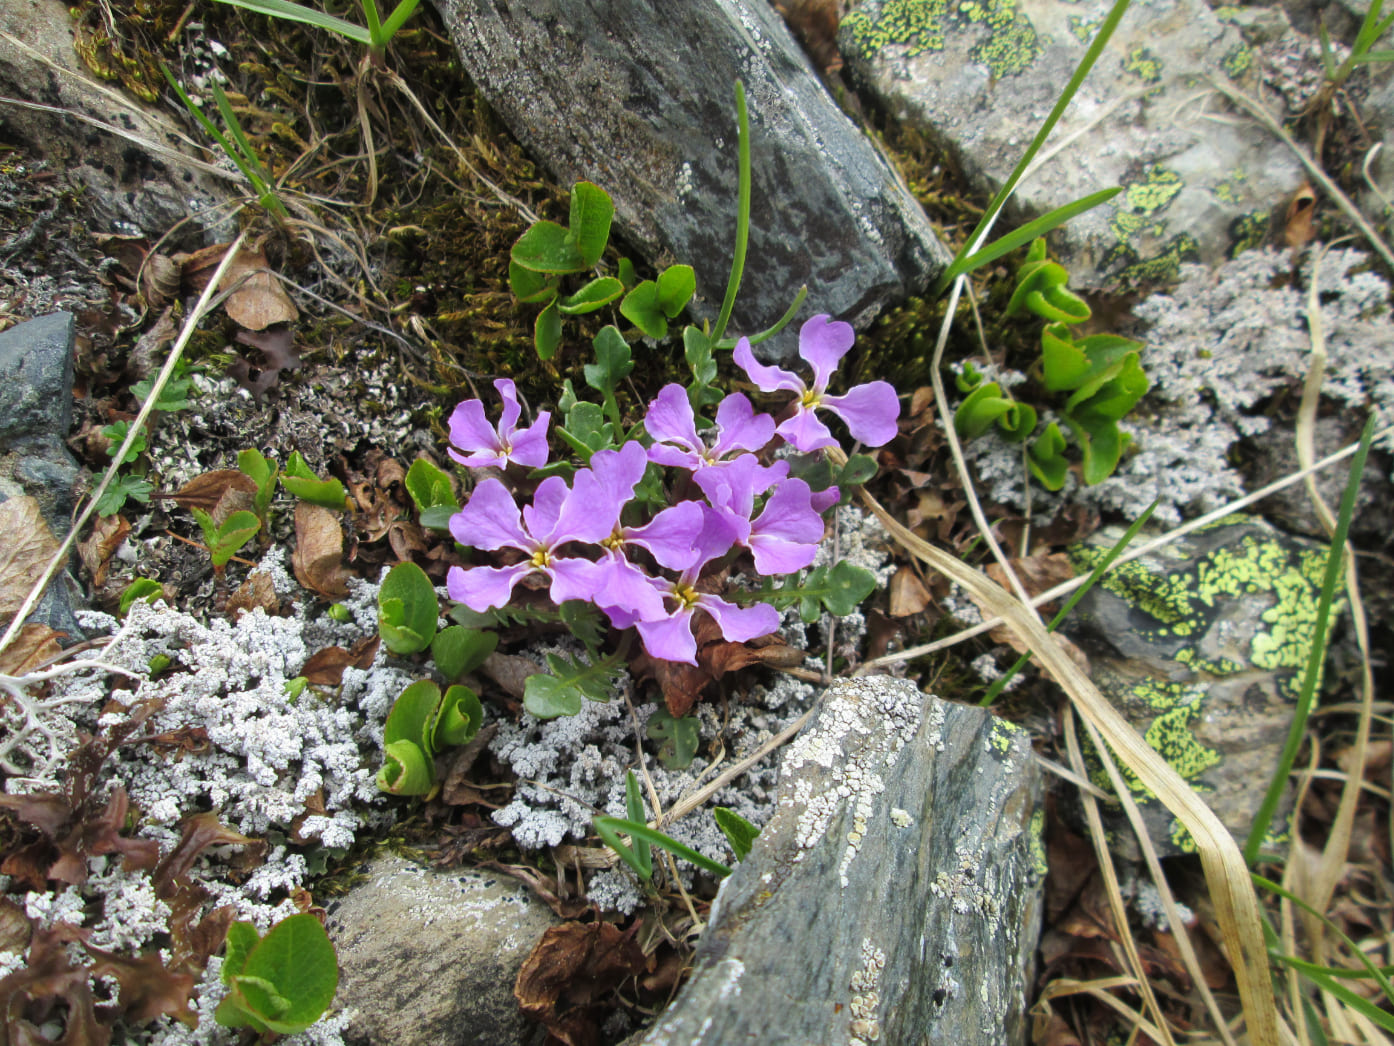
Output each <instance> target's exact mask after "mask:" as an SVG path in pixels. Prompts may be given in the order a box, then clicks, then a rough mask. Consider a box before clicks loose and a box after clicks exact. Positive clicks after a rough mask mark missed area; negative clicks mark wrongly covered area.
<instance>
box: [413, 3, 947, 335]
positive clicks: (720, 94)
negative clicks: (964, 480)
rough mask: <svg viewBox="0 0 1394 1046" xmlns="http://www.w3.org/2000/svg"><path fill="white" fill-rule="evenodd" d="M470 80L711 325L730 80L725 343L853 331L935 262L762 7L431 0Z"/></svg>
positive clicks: (721, 243)
mask: <svg viewBox="0 0 1394 1046" xmlns="http://www.w3.org/2000/svg"><path fill="white" fill-rule="evenodd" d="M436 6H437V7H438V8H439V9H440V11H441V15H442V17H443V18H444V20H445V22H446V24H447V26H448V27H449V29H450V34H451V37H452V39H453V40H454V41H455V47H456V50H457V51H459V53H460V57H461V60H462V61H463V62H464V65H465V67H466V69H468V71H469V74H470V76H471V78H472V79H473V80H474V81H475V83H476V84H477V85H478V86H479V88H480V90H481V91H483V92H484V95H485V97H486V98H488V100H489V104H490V105H492V106H493V107H494V108H495V109H496V110H498V111H499V113H500V114H501V115H502V116H503V118H504V120H505V121H506V122H507V123H508V125H509V128H510V129H511V130H512V131H513V133H514V134H515V135H516V136H517V137H518V139H519V140H520V141H522V142H523V143H524V144H525V145H526V146H527V147H528V148H529V149H531V150H532V151H533V152H534V153H536V154H537V155H538V156H539V157H540V158H541V159H542V161H543V163H544V164H545V165H546V166H547V167H548V168H549V169H550V170H551V172H552V174H553V175H554V176H555V177H556V178H557V179H558V180H559V181H561V182H562V183H564V184H570V183H571V182H573V181H576V180H580V179H587V180H590V181H593V182H595V183H596V184H597V185H599V186H600V187H601V188H603V189H605V190H606V191H607V192H609V193H610V194H611V195H612V196H613V197H614V200H615V208H616V219H617V222H618V224H619V227H620V230H621V231H622V232H623V234H624V235H625V236H626V237H628V239H629V240H630V241H631V242H632V243H634V244H635V245H636V246H637V247H638V248H639V249H640V250H641V251H642V252H643V253H644V255H645V256H646V257H647V259H648V260H649V261H650V262H651V263H653V264H655V265H667V264H671V263H674V262H685V263H687V264H689V265H692V266H694V267H695V268H696V270H697V291H698V298H699V300H698V301H697V303H696V304H695V308H696V310H697V311H698V313H699V314H710V315H714V314H715V312H716V308H717V306H719V305H720V303H721V297H722V294H723V292H724V290H725V286H726V276H727V272H728V270H729V268H730V264H731V251H732V246H733V244H734V242H735V229H736V179H737V135H736V109H735V102H734V99H733V93H732V92H733V86H732V85H733V83H734V81H735V80H737V79H740V80H741V81H742V82H743V83H744V84H745V88H746V93H747V98H748V104H749V111H750V124H751V138H752V161H751V165H752V172H753V185H754V187H753V192H752V213H751V229H750V252H749V256H748V258H747V262H746V267H745V278H744V282H743V283H742V285H741V295H740V298H739V299H738V300H737V304H736V312H735V319H734V322H733V327H732V329H733V331H735V332H737V333H754V332H755V331H757V330H760V329H763V328H764V327H767V326H769V325H770V324H772V323H774V322H775V321H776V320H777V319H778V318H779V317H780V316H781V315H782V314H783V313H784V311H785V309H787V308H788V307H789V305H790V304H791V302H792V301H793V297H794V294H795V293H796V292H797V291H798V289H799V287H800V286H802V285H804V284H807V285H808V291H809V298H808V306H807V307H806V309H807V310H811V311H812V312H827V313H831V314H833V315H836V316H838V317H840V318H842V319H846V320H849V321H851V322H852V323H854V324H856V325H858V326H864V325H865V324H866V323H868V322H870V321H871V320H872V319H873V318H874V317H875V316H876V315H877V314H878V313H879V312H880V311H881V310H882V309H883V308H885V307H886V306H887V305H888V304H891V303H894V302H896V301H898V300H900V299H902V298H903V297H904V296H905V295H906V294H908V293H911V292H913V291H915V290H917V289H919V288H921V287H922V286H923V285H924V284H925V283H927V281H928V280H929V279H930V278H931V277H932V276H933V275H934V274H936V273H937V272H938V271H939V270H940V269H941V268H942V267H943V266H944V265H945V264H946V263H947V259H948V255H947V253H946V252H945V250H944V248H943V247H941V246H940V245H939V243H938V242H937V240H935V238H934V234H933V232H932V230H931V229H930V227H929V224H928V222H927V221H926V220H925V218H924V215H923V213H922V212H921V211H920V208H919V205H918V204H917V203H916V201H915V200H914V199H913V198H912V197H911V196H910V194H909V193H908V192H907V191H906V189H905V188H904V186H903V185H902V184H901V183H900V181H899V180H898V178H897V176H896V175H895V174H894V173H893V172H892V170H891V168H890V167H889V165H888V164H887V163H886V162H885V160H884V159H883V158H882V157H881V155H880V154H879V153H878V152H877V151H876V150H875V149H874V148H873V147H872V146H871V144H870V142H868V141H867V139H866V138H865V137H863V136H862V135H861V133H860V132H859V131H857V130H856V129H855V128H854V127H853V125H852V124H851V122H850V121H849V120H848V119H847V117H846V116H844V115H843V114H842V113H841V112H840V111H839V110H838V108H837V107H836V105H834V104H833V101H832V99H831V98H830V97H829V96H828V94H827V92H826V91H825V90H824V88H823V86H822V84H821V83H820V82H819V80H818V77H817V76H816V75H815V74H814V73H813V70H812V69H811V67H810V66H809V63H808V60H807V58H806V57H805V56H804V54H803V52H802V51H800V50H799V47H798V45H797V44H796V43H795V41H794V39H793V37H792V36H791V35H790V34H789V31H788V29H787V28H786V27H785V26H784V23H783V22H782V21H781V20H780V18H779V16H778V14H777V13H776V12H775V11H774V9H773V8H772V7H771V6H770V5H769V4H768V3H767V2H766V0H684V2H683V3H677V4H655V3H650V2H642V0H566V2H563V0H438V2H437V5H436Z"/></svg>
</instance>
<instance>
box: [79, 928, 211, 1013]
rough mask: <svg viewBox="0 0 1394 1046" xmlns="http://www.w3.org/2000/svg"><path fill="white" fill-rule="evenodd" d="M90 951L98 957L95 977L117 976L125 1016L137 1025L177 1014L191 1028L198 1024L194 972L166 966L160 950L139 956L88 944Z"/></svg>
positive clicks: (94, 957) (121, 1005) (93, 955)
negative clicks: (191, 1002)
mask: <svg viewBox="0 0 1394 1046" xmlns="http://www.w3.org/2000/svg"><path fill="white" fill-rule="evenodd" d="M83 947H85V948H86V949H87V953H88V954H89V955H91V956H92V958H93V959H94V960H96V961H95V962H94V963H93V964H92V976H94V977H103V976H106V977H114V978H116V983H117V985H118V987H119V989H120V991H119V995H118V997H117V1004H118V1006H119V1007H120V1012H121V1016H123V1017H124V1018H125V1019H126V1020H128V1021H131V1022H133V1023H135V1024H145V1023H147V1022H149V1021H153V1020H154V1019H155V1018H156V1017H166V1016H168V1017H174V1018H177V1019H178V1020H180V1021H183V1022H184V1023H185V1024H186V1025H188V1026H189V1027H190V1028H192V1027H194V1026H195V1025H196V1024H197V1023H198V1015H197V1014H196V1013H195V1012H194V1011H193V1009H192V1008H191V1007H190V1005H189V996H190V995H192V994H193V990H194V977H193V974H190V973H174V972H172V971H170V970H168V969H166V968H165V964H164V963H163V962H161V961H160V955H159V953H158V952H150V953H148V954H146V955H142V956H140V957H139V958H136V959H132V958H130V957H129V956H125V955H118V954H116V953H114V952H107V951H103V950H102V949H100V948H93V947H92V946H91V945H90V944H84V945H83Z"/></svg>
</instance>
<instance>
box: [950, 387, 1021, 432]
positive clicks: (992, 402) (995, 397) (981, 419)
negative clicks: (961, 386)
mask: <svg viewBox="0 0 1394 1046" xmlns="http://www.w3.org/2000/svg"><path fill="white" fill-rule="evenodd" d="M1015 405H1016V400H1013V399H1011V398H1009V397H1006V396H1003V395H1002V386H1000V385H998V384H997V382H995V381H987V382H984V383H983V384H981V385H979V386H978V387H977V388H976V389H974V390H973V391H972V392H970V393H969V394H968V398H967V399H965V400H964V401H963V402H962V403H960V404H959V405H958V409H957V410H956V411H954V430H955V431H956V432H957V433H958V434H959V436H960V437H962V438H963V439H977V438H978V437H979V436H981V435H982V434H983V433H984V432H986V431H987V430H988V429H990V428H992V426H993V425H994V424H995V423H996V422H997V420H998V419H999V418H1001V417H1002V415H1004V414H1006V413H1007V412H1008V411H1009V410H1011V409H1012V407H1014V406H1015Z"/></svg>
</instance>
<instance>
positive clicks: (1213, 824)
mask: <svg viewBox="0 0 1394 1046" xmlns="http://www.w3.org/2000/svg"><path fill="white" fill-rule="evenodd" d="M830 456H831V457H834V458H836V457H838V456H839V455H838V454H836V453H835V452H830ZM861 498H862V502H863V504H865V505H866V507H867V508H869V509H870V510H871V511H872V512H873V513H874V514H875V515H876V517H877V518H878V519H879V520H880V521H881V524H882V525H883V526H884V527H885V528H886V530H887V531H888V532H889V533H890V534H891V536H892V537H893V538H894V539H895V540H896V541H898V542H899V543H900V544H901V545H902V547H904V548H905V549H906V550H907V551H908V552H910V553H911V554H912V555H914V556H915V557H916V558H918V559H920V560H922V561H923V562H924V563H925V564H926V565H928V566H929V567H931V568H932V569H934V570H937V571H939V572H940V573H941V574H943V575H944V576H945V577H947V578H948V579H949V580H950V581H953V582H955V583H956V584H958V585H959V586H961V587H962V588H963V589H965V590H966V591H968V592H971V593H973V594H974V596H975V597H976V598H977V599H978V600H980V601H981V602H983V603H985V604H987V605H988V606H989V607H991V608H992V610H993V612H994V613H995V614H996V615H997V616H998V617H1000V618H1002V620H1003V621H1004V622H1006V624H1008V625H1009V626H1010V627H1011V628H1012V629H1014V630H1015V631H1016V633H1017V635H1018V636H1020V637H1021V640H1022V641H1023V642H1024V643H1026V644H1027V645H1029V646H1030V647H1031V648H1032V649H1033V650H1034V651H1036V654H1037V656H1038V657H1039V658H1040V660H1041V662H1042V663H1043V664H1044V665H1045V667H1046V669H1047V670H1048V671H1049V672H1050V674H1051V675H1052V676H1053V677H1054V679H1055V681H1056V682H1057V683H1059V684H1060V685H1061V686H1062V687H1063V688H1064V689H1065V692H1066V693H1067V694H1068V695H1069V696H1070V700H1071V701H1072V702H1073V703H1074V706H1075V708H1076V709H1078V710H1079V713H1080V714H1081V715H1082V716H1083V717H1084V718H1085V719H1086V720H1087V721H1089V722H1090V723H1093V724H1094V726H1095V727H1096V728H1097V729H1098V731H1099V733H1100V734H1101V735H1102V736H1103V739H1104V740H1105V741H1106V742H1107V744H1108V745H1109V746H1110V747H1111V748H1113V750H1114V751H1115V752H1117V753H1118V755H1119V756H1120V758H1122V759H1123V760H1124V761H1125V762H1126V763H1127V764H1128V766H1129V768H1130V769H1131V770H1132V771H1133V772H1134V773H1135V774H1137V776H1138V778H1139V779H1140V780H1141V781H1142V783H1143V784H1144V785H1146V786H1147V787H1148V788H1149V789H1150V790H1151V791H1152V792H1153V793H1154V794H1155V795H1156V796H1157V798H1158V800H1159V801H1160V802H1161V803H1162V804H1163V805H1164V806H1166V808H1167V809H1168V810H1170V811H1171V813H1172V814H1173V815H1175V817H1176V818H1177V819H1178V820H1179V821H1180V822H1181V823H1182V824H1183V825H1184V826H1185V827H1186V829H1187V831H1189V832H1190V833H1191V837H1192V838H1193V839H1194V840H1195V842H1196V846H1197V849H1198V850H1199V853H1200V858H1201V863H1202V866H1203V867H1204V870H1205V878H1206V882H1207V883H1208V884H1209V887H1210V893H1211V899H1212V901H1213V902H1214V905H1215V911H1216V915H1217V917H1218V919H1219V924H1220V928H1221V932H1222V934H1223V935H1224V946H1225V948H1226V949H1227V951H1228V954H1229V956H1230V959H1231V961H1232V962H1233V965H1234V975H1235V980H1236V981H1237V983H1238V985H1239V994H1240V997H1241V999H1242V1001H1243V1006H1244V1014H1245V1017H1246V1020H1247V1022H1248V1031H1249V1037H1250V1041H1251V1042H1253V1043H1256V1044H1259V1046H1277V1043H1278V1042H1279V1041H1280V1040H1279V1031H1278V1029H1279V1023H1280V1022H1279V1018H1278V1012H1277V1009H1276V1007H1275V1006H1274V1000H1273V990H1272V986H1271V982H1270V979H1269V971H1268V953H1267V949H1266V948H1265V946H1264V940H1263V923H1262V919H1261V917H1260V913H1259V905H1258V898H1257V897H1256V896H1255V895H1254V889H1253V886H1252V885H1251V883H1250V881H1249V870H1248V868H1247V866H1246V865H1245V864H1244V859H1243V857H1242V856H1241V855H1240V852H1239V847H1238V845H1236V843H1235V841H1234V838H1233V836H1231V835H1230V834H1229V830H1228V829H1227V828H1225V826H1224V825H1223V824H1222V823H1221V822H1220V819H1219V818H1218V817H1216V816H1215V814H1214V812H1213V811H1211V809H1210V808H1209V807H1208V806H1206V804H1205V802H1204V801H1203V800H1202V799H1201V798H1200V796H1198V795H1196V793H1195V791H1194V790H1193V789H1192V788H1191V787H1190V785H1188V784H1187V783H1186V781H1185V780H1184V779H1183V778H1182V777H1181V775H1180V774H1178V773H1177V772H1176V770H1175V768H1174V767H1172V766H1171V765H1170V764H1169V763H1167V761H1166V760H1165V759H1163V758H1162V757H1161V756H1160V755H1158V754H1157V753H1156V752H1155V751H1154V750H1153V749H1152V748H1151V747H1150V746H1149V745H1148V744H1147V742H1146V741H1144V740H1143V739H1142V737H1141V736H1140V735H1139V734H1138V732H1137V731H1136V730H1134V729H1133V728H1132V726H1130V725H1129V724H1128V722H1127V720H1125V719H1124V718H1123V716H1122V715H1121V714H1120V713H1119V712H1118V710H1117V709H1116V708H1114V707H1113V705H1112V704H1110V703H1109V701H1108V700H1107V699H1106V698H1105V697H1104V696H1103V695H1102V694H1101V693H1099V690H1098V688H1097V687H1095V686H1094V684H1093V683H1092V682H1091V681H1090V680H1089V679H1088V677H1086V676H1085V675H1084V673H1083V672H1081V671H1080V669H1079V668H1078V666H1076V665H1075V663H1074V662H1073V661H1071V660H1070V659H1069V657H1067V656H1066V655H1065V654H1064V652H1063V651H1062V650H1061V648H1060V647H1059V645H1058V644H1056V642H1055V640H1054V639H1053V638H1052V637H1051V635H1050V633H1048V632H1047V631H1046V630H1045V626H1044V625H1042V624H1041V622H1040V620H1039V618H1037V617H1036V615H1035V614H1034V613H1032V612H1031V611H1030V610H1029V609H1028V608H1026V607H1025V606H1023V605H1022V604H1021V603H1020V602H1019V601H1018V600H1016V599H1013V598H1011V597H1010V596H1009V595H1007V593H1006V592H1004V591H1003V590H1002V588H1001V587H1000V586H998V585H996V584H994V583H993V582H992V581H990V580H988V578H987V577H986V576H985V575H984V574H982V573H981V572H979V571H977V570H975V569H973V568H972V567H970V566H968V565H967V564H965V563H962V562H960V561H959V560H958V559H957V558H955V557H954V556H952V555H950V554H949V553H947V552H944V551H943V550H941V549H938V548H935V547H934V546H933V545H931V544H929V543H928V542H926V541H924V540H923V539H922V538H920V537H919V535H917V534H915V533H914V532H913V531H911V530H909V529H908V528H907V527H905V526H903V525H902V524H901V523H900V522H899V521H898V520H896V519H895V518H894V517H892V516H891V514H890V513H889V512H887V511H886V509H885V508H884V507H883V506H882V505H881V504H880V502H878V501H877V500H876V499H875V498H874V497H872V496H871V495H870V494H868V493H867V492H866V491H865V490H863V491H862V492H861Z"/></svg>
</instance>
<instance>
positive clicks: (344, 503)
mask: <svg viewBox="0 0 1394 1046" xmlns="http://www.w3.org/2000/svg"><path fill="white" fill-rule="evenodd" d="M281 486H283V487H285V488H286V491H287V492H288V493H289V494H291V495H292V496H293V497H297V498H299V499H300V500H301V501H308V502H309V503H310V504H311V505H320V506H322V507H324V508H329V509H334V510H336V511H340V510H343V509H345V508H347V507H348V492H347V491H345V490H344V485H343V484H342V483H340V482H339V481H338V480H337V479H332V478H331V479H320V478H319V477H318V476H316V475H315V474H314V472H312V471H311V470H310V465H309V462H307V461H306V460H305V458H304V456H303V455H302V454H301V453H300V451H298V450H296V451H292V452H291V455H290V458H289V459H287V461H286V467H285V471H284V472H282V473H281Z"/></svg>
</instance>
